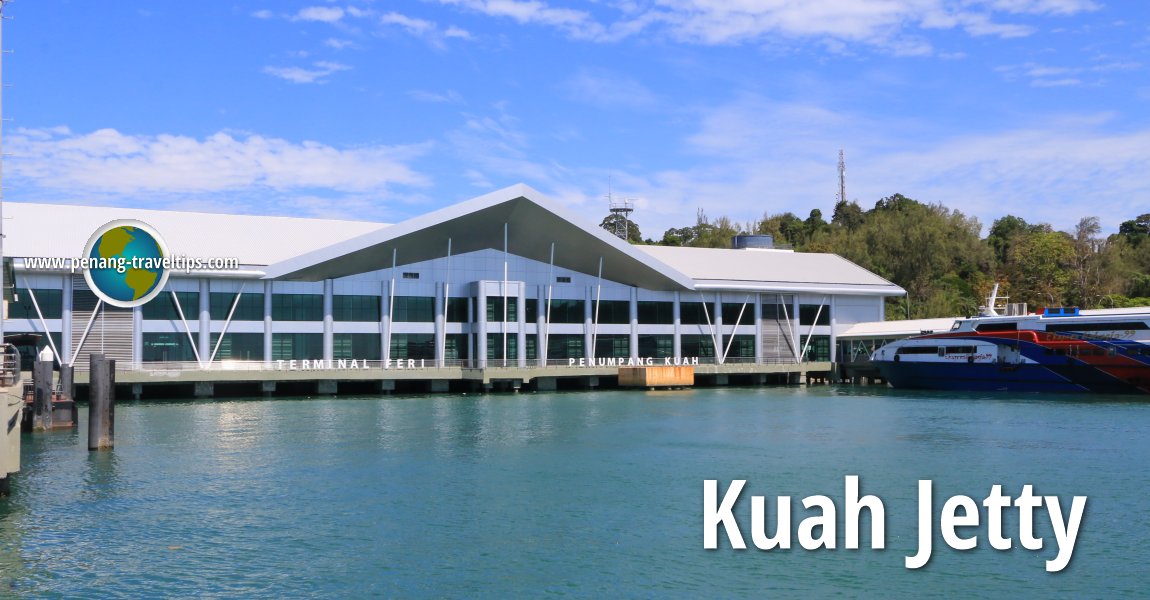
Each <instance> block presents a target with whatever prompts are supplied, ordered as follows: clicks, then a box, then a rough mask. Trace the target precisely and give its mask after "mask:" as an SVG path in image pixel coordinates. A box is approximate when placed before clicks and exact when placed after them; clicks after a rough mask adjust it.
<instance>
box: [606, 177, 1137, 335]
mask: <svg viewBox="0 0 1150 600" xmlns="http://www.w3.org/2000/svg"><path fill="white" fill-rule="evenodd" d="M619 218H621V217H620V216H618V215H611V216H608V217H607V218H606V219H604V220H603V222H602V224H601V225H602V226H603V227H604V228H606V229H608V230H610V231H614V230H615V227H614V225H615V222H616V220H617V219H619ZM627 230H628V241H630V242H631V243H634V244H658V245H663V246H691V247H697V248H729V247H730V244H731V238H732V237H733V236H735V235H738V234H747V233H751V234H769V235H772V236H774V239H775V244H776V247H788V246H789V247H791V248H793V249H794V250H796V251H800V252H832V253H834V254H838V255H840V256H842V257H844V258H846V259H848V260H850V261H852V262H854V263H856V264H858V265H859V266H862V267H864V268H866V269H868V270H870V271H872V272H874V273H877V274H878V275H880V276H882V277H884V278H886V279H888V280H890V281H891V282H893V283H895V284H897V285H899V286H900V287H902V288H903V289H905V290H906V291H907V297H905V298H892V299H890V300H888V302H887V318H888V319H905V318H913V319H922V318H931V317H951V316H959V315H972V314H975V313H977V311H978V308H979V307H980V306H981V305H983V304H985V302H986V297H987V295H988V294H989V292H990V289H991V287H992V286H993V285H994V284H995V283H998V284H1000V285H999V296H1000V297H1002V296H1008V297H1009V298H1010V300H1009V301H1010V302H1025V303H1027V304H1028V306H1029V307H1030V309H1031V310H1034V309H1035V308H1037V307H1041V306H1078V307H1081V308H1111V307H1114V308H1121V307H1130V306H1150V214H1143V215H1139V216H1137V217H1135V218H1132V219H1130V220H1128V221H1124V222H1123V223H1122V224H1121V226H1120V227H1119V230H1118V233H1115V234H1112V235H1108V236H1103V235H1102V233H1101V231H1102V229H1101V226H1100V225H1099V221H1098V218H1097V217H1084V218H1082V219H1081V220H1079V221H1078V223H1077V225H1075V227H1074V229H1073V230H1072V231H1057V230H1055V229H1054V228H1053V227H1051V226H1050V225H1049V224H1047V223H1030V222H1028V221H1026V220H1025V219H1023V218H1022V217H1018V216H1015V215H1006V216H1004V217H1002V218H999V219H997V220H995V221H994V223H993V224H991V226H990V229H989V232H988V234H987V236H986V237H985V238H984V237H982V224H981V223H979V221H978V219H976V218H974V217H969V216H966V215H964V214H963V213H962V212H960V211H957V210H951V209H949V208H946V207H945V206H943V205H941V204H927V203H923V202H919V201H917V200H913V199H911V198H907V197H906V196H903V195H902V194H894V195H892V196H888V197H886V198H882V199H881V200H879V201H878V202H876V203H875V205H874V208H872V209H869V210H863V208H862V207H861V206H860V205H859V204H858V202H847V201H839V202H838V203H837V204H836V205H835V208H834V213H833V214H832V215H831V219H830V221H829V222H828V221H827V220H826V219H825V218H824V217H823V214H822V211H820V210H819V209H817V208H816V209H814V210H811V211H810V213H809V214H808V216H807V218H806V219H801V218H799V217H798V216H797V215H795V214H794V213H792V212H783V213H778V214H770V213H768V214H764V215H763V218H762V219H760V220H758V221H754V222H747V223H738V222H735V221H733V220H731V219H730V218H728V217H725V216H722V217H718V218H716V219H711V218H709V217H708V216H707V214H706V213H705V212H704V211H703V210H701V209H700V210H699V211H698V213H697V215H696V219H695V224H694V225H692V226H689V227H678V228H671V229H668V230H667V231H666V232H664V233H663V237H662V239H659V240H654V239H651V238H647V239H644V238H643V237H642V234H641V233H640V231H639V226H638V225H637V224H636V223H635V222H633V221H631V222H629V223H628V224H627Z"/></svg>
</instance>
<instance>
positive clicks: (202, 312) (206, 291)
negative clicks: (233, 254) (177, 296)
mask: <svg viewBox="0 0 1150 600" xmlns="http://www.w3.org/2000/svg"><path fill="white" fill-rule="evenodd" d="M210 293H211V288H210V286H209V285H208V278H207V277H201V278H200V306H199V310H198V311H197V312H198V313H199V317H200V332H199V335H198V336H197V339H196V347H197V348H198V349H199V354H200V360H201V361H206V360H207V359H208V357H209V356H211V354H212V303H211V295H210Z"/></svg>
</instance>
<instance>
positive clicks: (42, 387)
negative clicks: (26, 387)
mask: <svg viewBox="0 0 1150 600" xmlns="http://www.w3.org/2000/svg"><path fill="white" fill-rule="evenodd" d="M32 390H33V392H32V394H33V396H32V430H33V431H48V430H50V429H52V361H51V360H37V361H36V362H35V363H33V365H32Z"/></svg>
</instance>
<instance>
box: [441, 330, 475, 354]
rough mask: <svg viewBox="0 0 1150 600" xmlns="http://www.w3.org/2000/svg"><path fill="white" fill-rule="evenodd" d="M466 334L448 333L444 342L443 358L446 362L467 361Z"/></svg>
mask: <svg viewBox="0 0 1150 600" xmlns="http://www.w3.org/2000/svg"><path fill="white" fill-rule="evenodd" d="M467 349H468V343H467V334H466V333H449V334H447V339H445V340H444V347H443V350H444V352H443V358H445V359H447V360H467V358H468V356H469V355H470V353H469V352H468V350H467Z"/></svg>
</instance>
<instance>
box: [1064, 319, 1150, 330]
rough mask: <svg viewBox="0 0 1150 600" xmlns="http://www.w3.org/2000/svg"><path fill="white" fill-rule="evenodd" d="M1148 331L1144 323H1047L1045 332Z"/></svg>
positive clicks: (1148, 327) (1149, 327)
mask: <svg viewBox="0 0 1150 600" xmlns="http://www.w3.org/2000/svg"><path fill="white" fill-rule="evenodd" d="M1130 329H1137V330H1144V329H1150V326H1147V325H1146V322H1145V321H1114V322H1111V323H1047V324H1046V330H1047V331H1121V330H1130Z"/></svg>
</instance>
